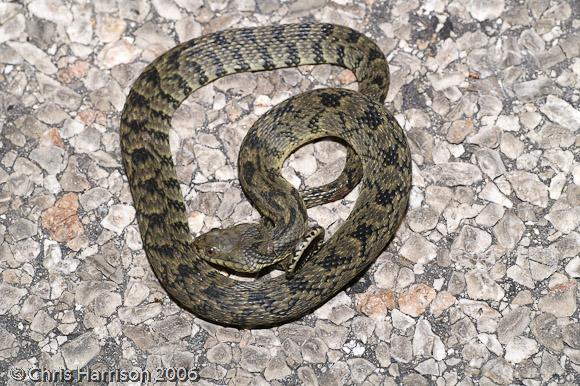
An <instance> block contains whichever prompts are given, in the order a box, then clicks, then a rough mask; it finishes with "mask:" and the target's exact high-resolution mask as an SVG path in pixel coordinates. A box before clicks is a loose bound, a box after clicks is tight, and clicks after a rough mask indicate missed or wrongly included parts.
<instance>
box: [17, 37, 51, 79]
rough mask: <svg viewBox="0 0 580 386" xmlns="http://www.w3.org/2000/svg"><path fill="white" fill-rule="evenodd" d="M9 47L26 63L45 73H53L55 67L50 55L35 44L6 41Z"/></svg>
mask: <svg viewBox="0 0 580 386" xmlns="http://www.w3.org/2000/svg"><path fill="white" fill-rule="evenodd" d="M6 44H8V45H9V46H10V48H12V49H14V51H16V52H18V54H19V55H20V56H22V57H23V58H24V60H26V61H27V62H28V63H30V64H32V65H33V66H34V67H36V68H37V69H38V70H39V71H41V72H44V73H45V74H47V75H52V74H55V73H56V71H57V68H56V66H55V65H54V64H52V62H51V60H50V56H48V55H47V54H46V53H45V52H44V51H42V50H41V49H40V48H38V47H36V46H35V45H33V44H31V43H28V42H14V41H10V42H7V43H6Z"/></svg>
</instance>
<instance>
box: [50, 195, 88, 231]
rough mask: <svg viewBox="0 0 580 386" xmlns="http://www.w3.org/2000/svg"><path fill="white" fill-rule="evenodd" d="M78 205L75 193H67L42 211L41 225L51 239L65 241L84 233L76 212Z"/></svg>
mask: <svg viewBox="0 0 580 386" xmlns="http://www.w3.org/2000/svg"><path fill="white" fill-rule="evenodd" d="M78 207H79V203H78V199H77V195H76V194H74V193H68V194H65V195H64V196H62V198H60V199H59V200H58V201H56V202H55V203H54V205H53V206H52V207H51V208H48V209H47V210H45V211H44V212H42V215H41V219H42V226H43V227H44V228H45V229H47V230H48V231H49V233H50V237H51V238H52V239H53V240H56V241H59V242H67V241H70V240H72V239H74V238H75V237H77V236H80V235H82V234H83V233H84V228H83V225H82V224H81V222H80V220H79V216H78V214H77V209H78Z"/></svg>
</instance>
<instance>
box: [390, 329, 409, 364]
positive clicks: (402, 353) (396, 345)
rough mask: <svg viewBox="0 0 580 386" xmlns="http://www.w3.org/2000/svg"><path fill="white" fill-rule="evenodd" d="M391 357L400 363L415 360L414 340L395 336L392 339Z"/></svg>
mask: <svg viewBox="0 0 580 386" xmlns="http://www.w3.org/2000/svg"><path fill="white" fill-rule="evenodd" d="M391 356H392V357H393V358H394V359H395V360H397V361H399V362H402V363H409V362H410V361H411V360H412V359H413V344H412V338H411V337H405V336H400V335H397V334H393V336H392V337H391Z"/></svg>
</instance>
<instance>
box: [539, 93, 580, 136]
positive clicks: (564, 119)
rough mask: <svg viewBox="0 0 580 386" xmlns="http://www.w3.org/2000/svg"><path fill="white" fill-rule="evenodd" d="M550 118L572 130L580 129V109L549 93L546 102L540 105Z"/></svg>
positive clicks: (541, 109)
mask: <svg viewBox="0 0 580 386" xmlns="http://www.w3.org/2000/svg"><path fill="white" fill-rule="evenodd" d="M540 111H541V112H542V113H544V114H545V115H546V116H547V117H548V119H549V120H551V121H552V122H554V123H557V124H559V125H560V126H564V127H568V128H570V129H572V130H578V129H580V111H578V110H576V109H575V108H574V107H572V106H571V105H570V104H569V103H568V102H566V101H565V100H563V99H560V98H558V97H556V96H553V95H548V97H547V98H546V104H544V105H543V106H542V107H540Z"/></svg>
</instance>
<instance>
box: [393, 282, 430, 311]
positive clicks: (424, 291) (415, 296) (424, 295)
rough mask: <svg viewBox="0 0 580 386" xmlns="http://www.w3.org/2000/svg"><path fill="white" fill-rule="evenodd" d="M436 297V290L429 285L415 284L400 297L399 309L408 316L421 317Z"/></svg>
mask: <svg viewBox="0 0 580 386" xmlns="http://www.w3.org/2000/svg"><path fill="white" fill-rule="evenodd" d="M435 296H436V292H435V290H434V289H433V288H431V287H429V286H428V285H425V284H423V283H420V284H414V285H412V286H411V287H409V289H408V290H406V291H404V292H402V293H401V294H400V295H399V298H398V302H399V309H400V310H401V312H404V313H405V314H407V315H411V316H415V317H416V316H419V315H421V314H422V313H424V312H425V310H426V309H427V307H428V306H429V304H431V302H432V301H433V300H434V299H435Z"/></svg>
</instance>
